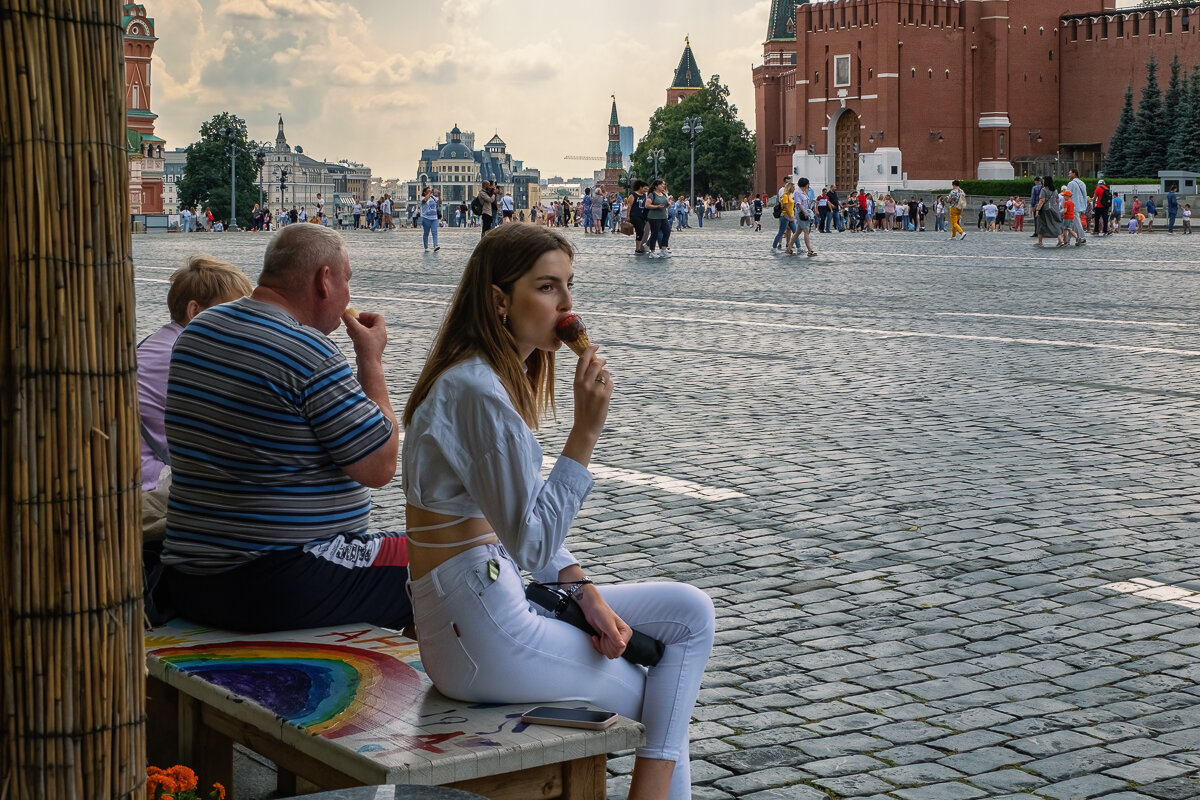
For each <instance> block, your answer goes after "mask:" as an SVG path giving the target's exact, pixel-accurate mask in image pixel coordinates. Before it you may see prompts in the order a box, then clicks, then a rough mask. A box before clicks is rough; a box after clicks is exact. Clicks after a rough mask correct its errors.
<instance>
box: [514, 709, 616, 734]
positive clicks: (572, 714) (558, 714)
mask: <svg viewBox="0 0 1200 800" xmlns="http://www.w3.org/2000/svg"><path fill="white" fill-rule="evenodd" d="M521 721H522V722H528V723H530V724H531V725H563V726H566V727H568V728H586V729H587V730H591V731H602V730H604V729H605V728H607V727H608V726H609V725H612V724H613V723H614V722H616V721H617V714H616V712H614V711H596V710H593V709H588V708H554V707H553V706H538V707H537V708H531V709H530V710H529V711H526V712H525V713H524V714H522V715H521Z"/></svg>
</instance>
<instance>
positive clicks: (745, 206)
mask: <svg viewBox="0 0 1200 800" xmlns="http://www.w3.org/2000/svg"><path fill="white" fill-rule="evenodd" d="M741 210H742V217H741V222H739V223H738V226H739V227H743V228H748V227H750V201H749V200H747V199H746V198H744V197H743V198H742V207H741Z"/></svg>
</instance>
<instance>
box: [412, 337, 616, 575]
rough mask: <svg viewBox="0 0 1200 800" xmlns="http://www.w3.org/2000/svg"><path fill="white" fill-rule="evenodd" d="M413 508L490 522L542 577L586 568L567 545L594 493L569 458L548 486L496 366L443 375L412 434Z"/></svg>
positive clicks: (469, 366) (537, 450)
mask: <svg viewBox="0 0 1200 800" xmlns="http://www.w3.org/2000/svg"><path fill="white" fill-rule="evenodd" d="M402 468H403V473H402V483H403V487H404V495H405V497H406V499H407V501H408V502H409V503H410V504H412V505H414V506H416V507H417V508H423V509H425V510H426V511H432V512H434V513H437V514H446V515H448V516H453V517H484V518H486V519H487V520H488V521H489V522H490V523H491V525H492V527H493V528H494V530H495V531H496V535H497V536H498V537H499V538H500V541H501V542H502V543H503V544H504V546H505V548H506V549H507V550H508V552H509V554H510V555H511V556H512V557H513V559H514V560H515V561H516V562H517V564H518V565H519V566H521V567H522V568H523V569H526V570H529V571H530V572H531V573H533V577H534V580H539V581H555V580H558V577H557V576H558V571H559V570H561V569H563V568H564V567H567V566H570V565H571V564H576V563H578V561H577V560H576V559H575V557H574V556H572V555H571V553H570V551H569V550H567V548H566V546H565V545H564V544H563V543H564V541H565V540H566V537H567V531H568V530H569V529H570V527H571V523H572V522H573V521H574V519H575V515H576V514H577V513H578V512H579V508H580V507H581V506H582V505H583V500H584V498H586V497H587V494H588V492H589V491H591V488H592V483H593V481H592V476H591V473H589V472H588V471H587V469H586V468H585V467H584V466H582V465H581V464H579V462H577V461H573V460H571V459H569V458H566V457H559V458H558V460H557V462H556V463H555V465H554V468H553V469H552V470H551V471H550V475H549V477H548V478H546V479H545V480H543V479H542V448H541V446H540V445H539V444H538V442H537V439H536V438H534V435H533V432H532V431H531V430H530V429H529V426H528V425H526V424H525V420H523V419H522V418H521V415H520V414H518V413H517V410H516V409H515V408H513V405H512V401H510V400H509V397H508V393H507V392H506V391H505V390H504V386H503V384H501V383H500V379H499V378H498V377H497V375H496V373H495V372H494V371H493V370H492V368H491V367H490V366H488V365H487V363H486V362H484V361H483V359H481V358H471V359H468V360H467V361H464V362H462V363H460V364H456V365H454V366H453V367H451V368H450V369H448V370H446V371H445V372H444V373H442V375H441V377H439V378H438V379H437V380H436V381H435V382H434V384H433V387H432V388H431V389H430V391H429V394H428V395H427V396H426V397H425V400H424V401H423V402H422V403H421V405H420V406H419V407H418V408H417V411H416V413H415V414H414V415H413V420H412V424H410V425H409V426H408V429H407V430H406V431H405V435H404V454H403V459H402Z"/></svg>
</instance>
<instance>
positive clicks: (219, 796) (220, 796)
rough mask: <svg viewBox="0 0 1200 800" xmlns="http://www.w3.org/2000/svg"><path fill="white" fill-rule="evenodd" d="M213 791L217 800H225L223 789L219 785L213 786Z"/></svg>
mask: <svg viewBox="0 0 1200 800" xmlns="http://www.w3.org/2000/svg"><path fill="white" fill-rule="evenodd" d="M213 789H214V790H215V791H216V793H217V800H225V787H224V786H222V785H221V784H219V783H214V784H213Z"/></svg>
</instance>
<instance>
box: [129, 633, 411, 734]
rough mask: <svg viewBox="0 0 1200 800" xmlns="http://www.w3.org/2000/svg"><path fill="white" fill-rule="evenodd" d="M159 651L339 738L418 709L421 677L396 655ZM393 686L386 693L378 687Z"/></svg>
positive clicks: (333, 648) (324, 650)
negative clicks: (414, 705)
mask: <svg viewBox="0 0 1200 800" xmlns="http://www.w3.org/2000/svg"><path fill="white" fill-rule="evenodd" d="M152 652H153V654H154V656H155V657H156V658H158V659H160V660H161V661H163V662H164V663H165V664H168V665H170V666H171V667H173V668H174V669H177V670H179V671H181V672H185V673H187V674H188V675H194V676H195V677H198V678H202V679H203V680H206V681H208V682H209V683H213V684H216V685H217V686H221V687H223V688H225V689H228V690H229V691H231V692H235V693H236V694H238V695H239V696H241V697H246V698H249V699H250V700H253V701H254V702H256V703H258V704H259V705H260V706H262V707H263V708H266V709H267V710H268V711H271V712H272V713H274V714H276V715H278V716H279V717H281V718H282V719H284V720H286V721H287V722H289V723H291V724H292V725H295V726H297V727H298V728H301V729H303V730H305V731H307V732H309V733H312V734H320V735H321V736H324V737H326V738H328V739H336V738H339V737H342V736H349V735H352V734H357V733H366V732H371V731H378V730H379V729H380V728H384V727H386V726H387V725H388V723H394V722H395V721H396V720H397V719H399V718H401V717H402V716H403V715H404V712H405V711H408V710H411V708H412V705H413V702H414V701H415V699H416V697H417V695H418V694H419V693H420V689H421V682H422V678H421V676H420V674H419V673H417V671H416V670H414V669H413V668H412V667H410V666H409V665H408V664H405V663H404V662H403V661H401V660H399V659H398V658H395V657H394V656H390V655H387V654H386V653H380V652H376V651H373V650H364V649H362V648H358V647H346V646H344V645H335V644H319V643H312V642H261V641H260V642H237V641H234V642H220V643H215V644H201V645H195V646H192V647H164V648H161V649H155V650H153V651H152ZM384 685H386V686H387V692H382V691H377V689H376V687H382V686H384Z"/></svg>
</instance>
